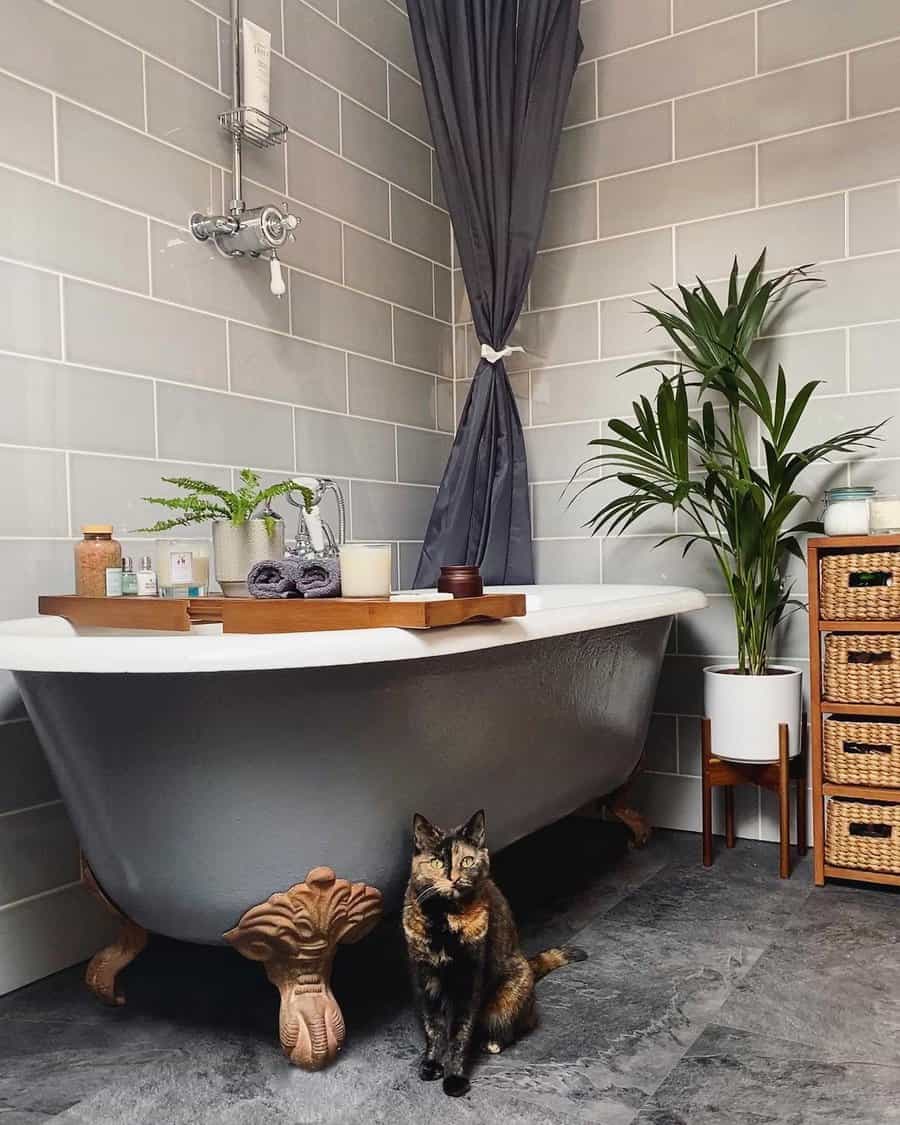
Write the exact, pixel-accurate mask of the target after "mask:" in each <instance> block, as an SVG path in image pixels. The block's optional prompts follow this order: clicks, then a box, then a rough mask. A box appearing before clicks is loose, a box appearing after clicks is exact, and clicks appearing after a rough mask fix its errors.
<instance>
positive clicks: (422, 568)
mask: <svg viewBox="0 0 900 1125" xmlns="http://www.w3.org/2000/svg"><path fill="white" fill-rule="evenodd" d="M579 7H580V5H579V0H407V9H408V11H409V18H410V24H411V27H412V37H413V43H414V44H415V49H416V58H417V59H418V63H419V73H420V76H421V79H422V87H423V90H424V94H425V104H426V106H427V109H428V119H429V122H430V124H431V132H432V136H433V138H434V146H435V153H436V155H437V162H438V166H439V168H440V173H441V180H442V182H443V187H444V194H445V195H446V197H447V205H448V208H449V211H450V219H451V221H452V223H453V231H454V234H455V237H456V246H457V249H458V251H459V262H460V264H461V266H462V271H463V277H464V279H465V283H466V290H467V291H468V294H469V303H470V305H471V307H472V319H473V321H474V324H475V331H476V334H477V336H478V339H479V341H480V343H481V344H482V345H487V347H488V348H489V349H491V353H492V358H493V355H494V354H496V353H498V352H499V353H503V350H504V347H505V346H506V342H507V339H508V338H509V334H510V333H511V332H512V330H513V328H514V327H515V324H516V321H517V320H518V317H519V313H520V311H521V308H522V303H523V301H524V300H525V293H526V290H527V288H528V282H529V279H530V277H531V271H532V267H533V265H534V257H535V253H536V251H537V244H538V240H539V238H540V233H541V227H542V225H543V222H544V212H545V210H546V207H547V195H548V193H549V190H550V180H551V176H552V173H553V165H554V162H555V160H556V152H557V149H558V147H559V135H560V131H561V129H562V123H563V117H564V115H565V109H566V102H567V101H568V97H569V90H570V88H571V85H572V78H573V76H574V73H575V67H576V65H577V63H578V56H579V54H580V53H581V40H580V37H579V35H578V13H579ZM482 354H484V350H483V351H482ZM463 563H466V564H472V563H477V564H478V565H479V566H480V567H481V572H482V575H483V577H484V579H485V581H486V582H490V583H497V584H503V583H510V584H511V583H527V582H532V581H533V579H534V569H533V564H532V556H531V514H530V510H529V504H528V470H527V464H526V459H525V439H524V437H523V434H522V423H521V420H520V418H519V412H518V409H517V408H516V403H515V400H514V398H513V394H512V389H511V387H510V385H509V379H508V378H507V374H506V367H505V364H504V362H503V358H502V355H501V357H500V358H497V359H496V362H490V360H489V359H487V358H482V359H481V360H480V362H479V364H478V367H477V368H476V369H475V375H474V379H473V382H472V385H471V387H470V389H469V395H468V398H467V399H466V404H465V407H464V409H463V412H462V416H461V418H460V422H459V426H458V428H457V432H456V438H455V440H454V442H453V447H452V449H451V451H450V458H449V460H448V462H447V468H446V469H445V471H444V478H443V480H442V481H441V486H440V489H439V490H438V495H437V499H436V501H435V505H434V509H433V511H432V513H431V519H430V521H429V524H428V530H427V532H426V534H425V542H424V544H423V547H422V555H421V558H420V559H419V566H418V569H417V571H416V577H415V581H414V585H415V586H417V587H422V586H433V585H435V583H436V581H437V577H438V574H439V572H440V567H441V565H442V564H443V565H457V564H463Z"/></svg>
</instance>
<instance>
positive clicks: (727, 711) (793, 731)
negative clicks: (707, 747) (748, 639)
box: [703, 664, 803, 762]
mask: <svg viewBox="0 0 900 1125" xmlns="http://www.w3.org/2000/svg"><path fill="white" fill-rule="evenodd" d="M770 668H771V669H772V670H773V672H775V673H776V675H770V676H740V675H737V674H735V673H734V665H731V664H718V665H715V666H713V667H710V668H704V669H703V695H704V702H705V708H706V716H707V718H708V719H709V720H710V726H711V733H712V752H713V754H714V756H715V757H717V758H725V759H726V760H727V761H730V762H772V761H777V760H778V725H779V723H787V724H788V727H789V728H790V756H791V757H792V758H793V757H794V756H795V755H797V754H799V753H800V714H801V708H802V688H803V673H802V672H800V670H799V669H797V668H791V667H788V666H786V665H782V664H771V665H770Z"/></svg>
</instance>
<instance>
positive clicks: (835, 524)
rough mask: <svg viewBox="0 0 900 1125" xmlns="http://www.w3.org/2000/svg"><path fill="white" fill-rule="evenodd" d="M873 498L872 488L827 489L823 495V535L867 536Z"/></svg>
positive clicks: (873, 490)
mask: <svg viewBox="0 0 900 1125" xmlns="http://www.w3.org/2000/svg"><path fill="white" fill-rule="evenodd" d="M874 496H875V489H874V488H868V487H862V486H861V487H859V488H829V489H828V491H827V492H826V493H825V517H824V520H823V522H824V524H825V534H826V535H868V534H869V504H870V501H871V499H872V497H874Z"/></svg>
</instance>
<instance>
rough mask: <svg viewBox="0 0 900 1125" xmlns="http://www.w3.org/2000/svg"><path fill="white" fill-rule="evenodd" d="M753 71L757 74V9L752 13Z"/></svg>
mask: <svg viewBox="0 0 900 1125" xmlns="http://www.w3.org/2000/svg"><path fill="white" fill-rule="evenodd" d="M753 73H754V74H759V10H758V9H757V10H756V11H754V13H753Z"/></svg>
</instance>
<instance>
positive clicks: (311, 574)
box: [297, 559, 341, 598]
mask: <svg viewBox="0 0 900 1125" xmlns="http://www.w3.org/2000/svg"><path fill="white" fill-rule="evenodd" d="M297 567H298V569H299V571H300V576H299V578H298V579H297V589H298V590H299V591H300V593H301V594H302V595H303V597H304V598H336V597H339V595H340V592H341V564H340V562H339V560H338V559H309V560H307V561H306V562H299V563H297Z"/></svg>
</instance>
